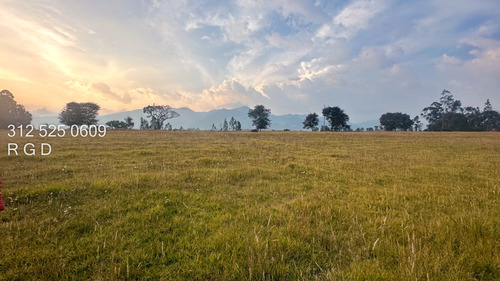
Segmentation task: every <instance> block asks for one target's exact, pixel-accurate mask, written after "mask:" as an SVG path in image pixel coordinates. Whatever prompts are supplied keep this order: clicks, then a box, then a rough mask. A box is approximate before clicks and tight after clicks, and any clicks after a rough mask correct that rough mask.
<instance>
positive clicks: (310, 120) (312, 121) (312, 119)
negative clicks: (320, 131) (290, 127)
mask: <svg viewBox="0 0 500 281" xmlns="http://www.w3.org/2000/svg"><path fill="white" fill-rule="evenodd" d="M302 124H303V125H304V127H303V128H304V129H311V131H312V130H314V129H315V128H317V127H318V124H319V118H318V114H316V112H314V113H311V114H308V115H307V116H306V119H305V120H304V122H303V123H302Z"/></svg>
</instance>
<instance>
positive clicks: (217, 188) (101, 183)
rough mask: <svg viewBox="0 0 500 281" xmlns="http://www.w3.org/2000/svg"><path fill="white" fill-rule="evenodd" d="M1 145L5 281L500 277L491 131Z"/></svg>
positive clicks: (133, 137)
mask: <svg viewBox="0 0 500 281" xmlns="http://www.w3.org/2000/svg"><path fill="white" fill-rule="evenodd" d="M0 133H1V135H0V144H1V149H0V161H1V162H0V163H1V166H0V178H1V179H2V180H3V183H4V188H3V190H2V191H3V195H4V200H5V204H6V210H5V211H4V212H0V280H87V279H90V280H125V279H129V280H136V279H141V280H499V279H500V134H498V133H425V132H421V133H411V132H408V133H384V132H373V133H368V132H363V133H354V132H352V133H322V132H317V133H310V132H308V133H306V132H261V133H250V132H241V133H236V132H226V133H225V132H188V131H184V132H153V131H146V132H144V131H132V132H128V131H117V132H108V135H107V136H106V137H105V138H96V139H90V138H69V137H66V138H61V139H43V140H42V139H40V138H35V139H34V140H32V139H29V141H33V142H35V143H39V142H41V141H46V142H49V143H50V144H51V145H52V147H53V151H52V154H51V155H49V156H44V157H42V156H35V157H30V156H17V157H16V156H10V157H9V156H7V148H6V147H7V145H6V144H7V143H8V142H12V141H15V142H18V143H20V144H22V143H24V142H26V141H27V140H28V139H9V138H8V137H7V132H6V131H0Z"/></svg>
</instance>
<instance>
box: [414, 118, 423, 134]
mask: <svg viewBox="0 0 500 281" xmlns="http://www.w3.org/2000/svg"><path fill="white" fill-rule="evenodd" d="M412 121H413V125H414V128H413V130H414V131H415V132H420V131H422V122H420V118H418V115H417V116H415V117H413V119H412Z"/></svg>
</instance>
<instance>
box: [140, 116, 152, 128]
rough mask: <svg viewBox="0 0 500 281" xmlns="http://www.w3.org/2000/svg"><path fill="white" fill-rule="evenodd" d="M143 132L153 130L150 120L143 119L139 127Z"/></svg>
mask: <svg viewBox="0 0 500 281" xmlns="http://www.w3.org/2000/svg"><path fill="white" fill-rule="evenodd" d="M139 128H140V129H141V130H149V129H151V125H149V122H148V120H146V119H144V118H142V117H141V125H140V126H139Z"/></svg>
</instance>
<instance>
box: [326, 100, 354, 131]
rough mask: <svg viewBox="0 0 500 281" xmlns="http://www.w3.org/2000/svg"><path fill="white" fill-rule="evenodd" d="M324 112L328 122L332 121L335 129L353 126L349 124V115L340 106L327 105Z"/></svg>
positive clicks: (345, 128) (342, 129)
mask: <svg viewBox="0 0 500 281" xmlns="http://www.w3.org/2000/svg"><path fill="white" fill-rule="evenodd" d="M322 113H323V116H325V118H326V120H328V123H330V127H331V129H332V130H333V131H344V130H349V129H350V128H351V126H349V125H347V122H348V121H349V116H348V115H347V114H346V113H345V112H344V110H342V109H340V107H338V106H334V107H325V108H323V112H322Z"/></svg>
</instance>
